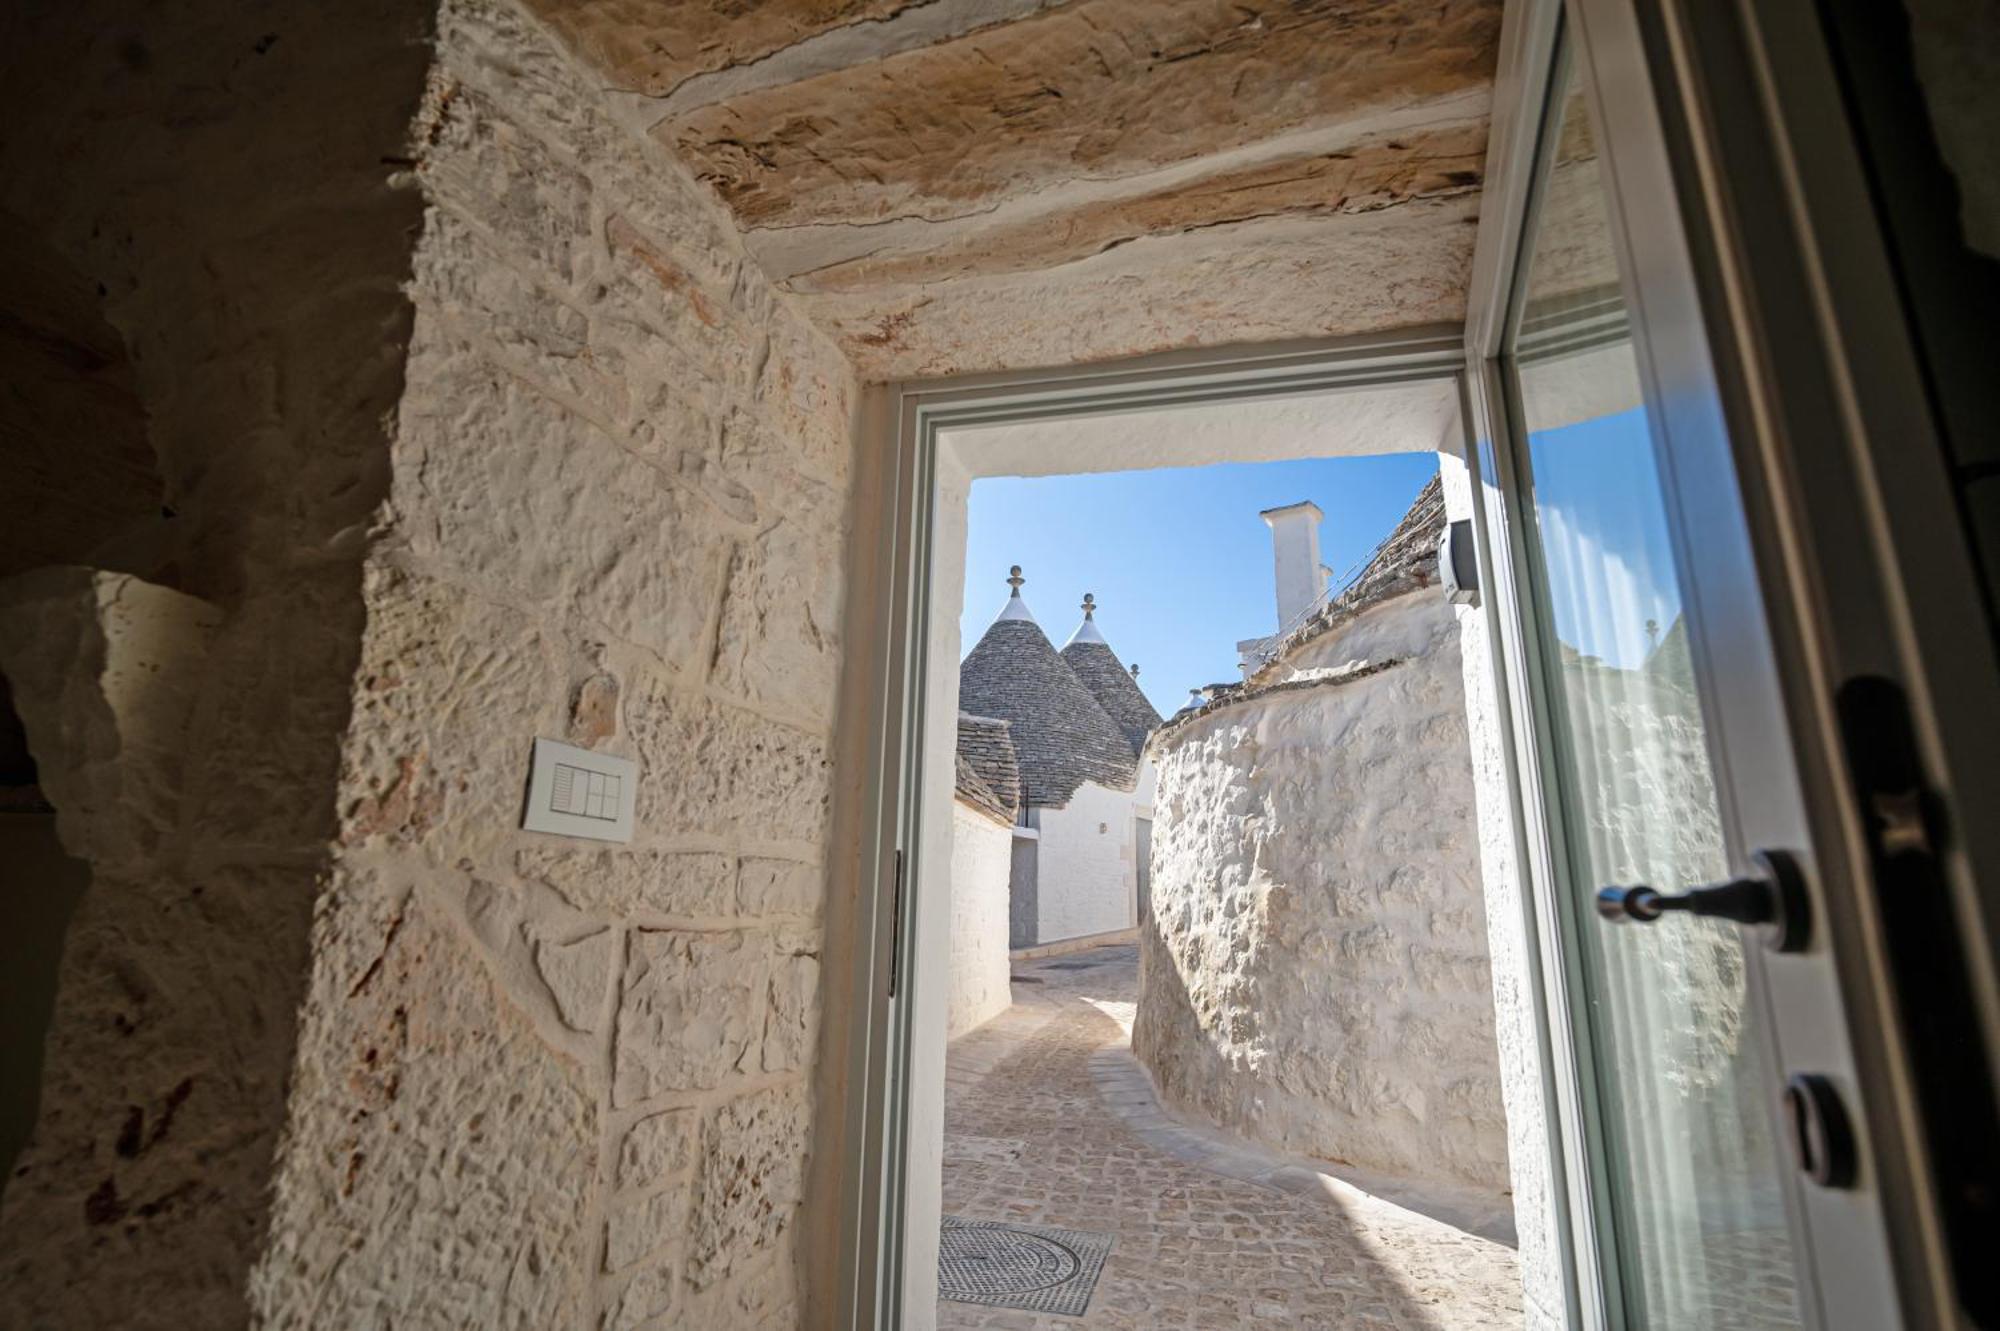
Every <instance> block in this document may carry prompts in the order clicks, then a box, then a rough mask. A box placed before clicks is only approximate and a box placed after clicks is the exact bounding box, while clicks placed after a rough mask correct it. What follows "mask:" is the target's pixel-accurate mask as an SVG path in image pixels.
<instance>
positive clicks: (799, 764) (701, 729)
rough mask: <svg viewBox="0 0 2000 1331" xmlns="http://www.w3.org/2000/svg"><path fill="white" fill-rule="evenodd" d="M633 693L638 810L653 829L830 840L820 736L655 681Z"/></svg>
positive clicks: (630, 712) (629, 714)
mask: <svg viewBox="0 0 2000 1331" xmlns="http://www.w3.org/2000/svg"><path fill="white" fill-rule="evenodd" d="M633 692H634V696H633V697H632V699H631V701H630V702H629V703H628V705H627V709H626V724H627V725H628V727H629V729H630V733H631V737H632V740H633V742H634V743H635V744H636V745H637V746H638V748H639V754H640V761H641V764H642V767H643V771H642V774H641V782H640V792H639V810H638V813H639V820H640V822H641V824H642V825H643V826H645V827H646V828H647V829H648V830H649V831H653V832H656V833H666V834H671V833H675V832H697V831H698V832H708V833H721V832H727V831H740V832H742V833H745V834H747V835H751V836H755V837H759V838H764V839H769V840H783V841H817V840H819V839H821V837H823V836H824V834H825V830H826V816H827V806H828V802H829V799H830V789H829V787H830V765H829V762H828V759H827V752H826V741H825V740H824V739H822V738H820V737H819V736H817V735H813V734H811V733H809V732H807V731H803V730H799V729H797V728H795V727H792V726H788V725H783V724H780V723H778V722H775V721H770V720H767V719H765V718H763V717H760V716H758V715H756V714H755V713H753V712H749V711H744V710H740V709H737V708H734V707H729V706H726V705H724V704H720V703H717V702H715V701H714V700H712V699H709V698H704V697H701V696H699V695H695V694H690V693H686V692H682V691H680V690H676V689H673V688H671V687H668V686H665V685H664V684H662V683H660V682H659V681H657V680H655V681H653V682H651V683H650V684H649V685H648V686H647V687H644V688H639V689H635V690H634V691H633Z"/></svg>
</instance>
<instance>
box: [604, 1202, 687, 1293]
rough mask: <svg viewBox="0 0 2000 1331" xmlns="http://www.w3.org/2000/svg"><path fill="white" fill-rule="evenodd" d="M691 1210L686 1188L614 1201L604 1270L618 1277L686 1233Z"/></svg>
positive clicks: (606, 1235) (608, 1219) (606, 1230)
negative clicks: (618, 1273)
mask: <svg viewBox="0 0 2000 1331" xmlns="http://www.w3.org/2000/svg"><path fill="white" fill-rule="evenodd" d="M687 1209H688V1189H687V1188H686V1186H685V1185H677V1186H674V1187H670V1188H667V1189H666V1190H665V1191H663V1192H656V1193H654V1194H652V1195H651V1196H649V1197H643V1198H635V1199H628V1200H624V1201H618V1202H613V1203H612V1206H611V1211H610V1214H609V1215H607V1216H606V1217H605V1219H604V1271H605V1274H607V1275H612V1274H616V1273H617V1272H619V1271H623V1270H624V1269H625V1268H626V1267H628V1266H630V1265H632V1264H633V1263H634V1262H637V1261H638V1260H639V1259H641V1258H642V1257H645V1256H646V1255H647V1254H648V1253H650V1252H652V1251H653V1250H654V1249H656V1248H658V1247H660V1245H662V1244H663V1243H666V1242H667V1241H668V1240H670V1239H672V1238H674V1237H675V1236H676V1235H678V1234H680V1233H682V1232H683V1230H684V1228H685V1225H686V1219H685V1217H686V1215H687Z"/></svg>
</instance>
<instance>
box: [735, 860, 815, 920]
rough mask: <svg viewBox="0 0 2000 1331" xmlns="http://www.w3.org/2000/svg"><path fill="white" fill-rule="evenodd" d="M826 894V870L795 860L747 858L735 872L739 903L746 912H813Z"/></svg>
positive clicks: (806, 913) (746, 913)
mask: <svg viewBox="0 0 2000 1331" xmlns="http://www.w3.org/2000/svg"><path fill="white" fill-rule="evenodd" d="M825 896H826V872H825V870H824V869H822V868H821V867H820V866H819V865H817V864H801V863H799V862H798V861H796V860H771V859H759V858H745V859H744V861H743V863H742V866H741V867H740V868H739V869H738V870H737V873H736V897H737V907H738V908H739V909H740V910H742V912H743V913H744V914H745V915H812V916H817V915H818V914H819V913H820V907H821V903H822V901H823V900H824V899H825Z"/></svg>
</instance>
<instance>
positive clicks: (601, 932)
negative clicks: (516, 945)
mask: <svg viewBox="0 0 2000 1331" xmlns="http://www.w3.org/2000/svg"><path fill="white" fill-rule="evenodd" d="M529 930H530V933H531V935H535V937H534V949H535V972H536V974H538V975H540V976H541V979H542V983H543V984H544V985H546V986H547V987H548V991H549V995H550V997H552V998H553V999H554V1000H555V1004H556V1011H557V1013H558V1014H560V1015H561V1017H562V1020H563V1024H564V1025H565V1026H568V1027H569V1028H570V1029H571V1030H573V1031H586V1032H587V1031H594V1030H596V1029H597V1023H598V1017H599V1014H600V1012H601V1011H602V1010H603V1005H604V995H605V992H606V990H607V988H608V986H609V985H610V983H611V974H612V962H613V960H614V958H615V957H616V955H617V943H618V931H617V930H615V929H610V928H600V929H598V930H596V931H595V932H593V933H590V934H586V935H585V936H583V937H581V938H572V939H567V940H565V939H562V938H561V937H560V936H549V935H547V934H545V933H543V931H542V929H541V927H540V926H537V925H530V926H529Z"/></svg>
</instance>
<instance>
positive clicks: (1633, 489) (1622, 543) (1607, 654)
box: [1528, 407, 1681, 668]
mask: <svg viewBox="0 0 2000 1331" xmlns="http://www.w3.org/2000/svg"><path fill="white" fill-rule="evenodd" d="M1528 456H1529V459H1530V463H1531V465H1532V467H1533V469H1534V473H1535V510H1536V514H1535V516H1536V521H1537V522H1538V523H1539V525H1540V527H1541V533H1542V548H1543V550H1544V552H1545V556H1546V558H1547V560H1548V566H1549V600H1550V602H1551V603H1552V608H1553V610H1554V612H1555V629H1556V636H1557V637H1558V638H1560V639H1562V640H1563V641H1564V642H1567V643H1569V644H1571V645H1572V646H1574V647H1577V648H1579V649H1581V650H1582V651H1584V652H1585V653H1587V654H1589V655H1592V656H1596V657H1600V658H1602V659H1603V660H1605V661H1607V662H1609V663H1610V664H1612V665H1616V666H1624V667H1628V668H1629V667H1632V666H1636V665H1638V664H1639V663H1640V662H1642V661H1644V660H1645V659H1646V654H1647V653H1648V652H1649V651H1651V650H1652V645H1653V641H1654V639H1653V636H1652V635H1653V632H1657V633H1658V634H1660V635H1661V636H1664V635H1665V634H1666V632H1667V630H1669V629H1670V628H1672V627H1673V623H1674V620H1675V619H1676V618H1678V617H1679V615H1680V609H1681V600H1680V583H1679V580H1678V578H1677V576H1676V574H1675V571H1674V562H1673V545H1672V543H1671V541H1670V539H1669V537H1668V531H1667V515H1666V501H1665V499H1664V498H1663V497H1662V495H1661V491H1660V480H1659V468H1658V467H1657V466H1656V465H1655V463H1654V460H1653V444H1652V439H1651V437H1650V435H1649V434H1648V433H1647V427H1646V413H1645V411H1644V409H1643V408H1638V407H1634V408H1632V409H1631V410H1629V411H1621V412H1617V413H1615V414H1613V415H1609V416H1600V417H1597V418H1596V419H1594V420H1588V421H1583V422H1580V423H1578V424H1575V425H1565V426H1563V427H1561V428H1560V429H1555V430H1540V431H1537V432H1535V433H1534V434H1533V435H1531V436H1530V437H1529V441H1528ZM1649 621H1650V624H1651V626H1652V628H1651V630H1650V631H1649Z"/></svg>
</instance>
